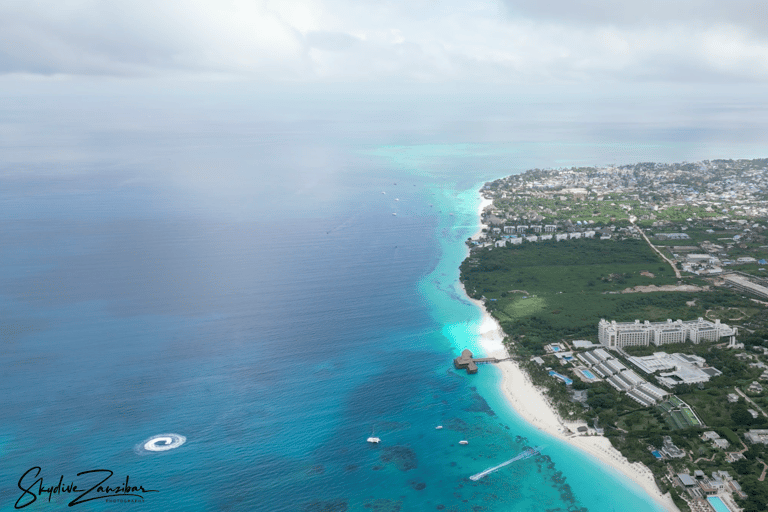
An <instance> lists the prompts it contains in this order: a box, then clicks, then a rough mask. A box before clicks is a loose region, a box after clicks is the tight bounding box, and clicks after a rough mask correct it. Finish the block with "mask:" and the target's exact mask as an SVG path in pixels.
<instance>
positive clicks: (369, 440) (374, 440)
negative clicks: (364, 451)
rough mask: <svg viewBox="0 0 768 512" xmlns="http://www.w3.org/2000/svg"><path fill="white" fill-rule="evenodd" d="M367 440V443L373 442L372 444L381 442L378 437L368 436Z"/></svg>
mask: <svg viewBox="0 0 768 512" xmlns="http://www.w3.org/2000/svg"><path fill="white" fill-rule="evenodd" d="M368 442H369V443H374V444H379V443H380V442H381V439H379V438H378V437H369V438H368Z"/></svg>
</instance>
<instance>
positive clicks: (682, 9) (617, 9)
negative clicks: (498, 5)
mask: <svg viewBox="0 0 768 512" xmlns="http://www.w3.org/2000/svg"><path fill="white" fill-rule="evenodd" d="M503 2H504V5H505V6H506V8H507V12H508V14H509V15H510V16H513V17H516V16H521V17H531V18H535V19H540V20H549V21H556V22H559V23H568V24H577V25H582V26H590V25H619V26H637V25H649V24H662V25H665V24H674V25H681V24H682V25H685V24H688V25H694V24H706V25H722V24H732V25H737V26H742V27H749V28H751V29H753V30H754V31H755V32H760V33H766V31H768V23H766V20H768V4H766V3H765V2H761V1H755V0H727V1H722V0H673V1H669V0H643V1H637V0H582V1H579V2H575V1H573V0H503Z"/></svg>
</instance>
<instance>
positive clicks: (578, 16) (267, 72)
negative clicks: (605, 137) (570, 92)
mask: <svg viewBox="0 0 768 512" xmlns="http://www.w3.org/2000/svg"><path fill="white" fill-rule="evenodd" d="M766 9H767V8H766V4H765V3H764V2H762V1H759V2H758V1H747V0H730V1H728V2H722V1H716V0H696V1H694V0H679V1H675V2H662V1H660V0H646V1H644V2H637V1H628V0H625V1H622V0H586V1H583V2H573V1H565V0H538V1H533V0H486V1H478V2H472V3H467V2H459V1H458V0H457V1H454V2H450V1H447V2H440V3H435V2H431V1H428V0H413V1H411V2H405V1H402V2H397V1H394V0H384V1H382V2H375V3H365V4H363V3H360V2H356V1H353V0H281V1H276V0H252V1H250V2H231V3H226V2H221V1H218V0H201V1H199V2H194V3H190V2H185V1H183V0H166V1H165V2H160V3H158V2H150V1H149V0H134V1H132V2H123V3H119V2H116V1H110V0H72V1H71V2H66V3H62V2H59V1H56V0H41V1H39V2H36V3H31V2H28V1H21V0H6V1H5V2H3V3H2V4H0V75H2V74H6V75H8V74H14V73H16V74H19V73H22V74H38V75H52V74H60V75H108V76H126V75H127V76H167V75H171V76H178V75H184V76H203V77H210V76H226V77H241V78H246V79H257V80H268V81H281V80H290V81H303V82H306V81H330V82H339V81H353V82H376V81H382V82H390V81H399V82H446V81H465V82H471V81H475V82H512V83H550V82H553V81H555V82H562V83H574V82H591V81H595V80H601V81H611V82H630V81H635V80H648V81H661V82H664V81H675V82H677V81H695V80H700V81H709V82H719V81H734V80H735V81H740V82H760V81H765V80H766V79H768V23H763V20H765V17H766Z"/></svg>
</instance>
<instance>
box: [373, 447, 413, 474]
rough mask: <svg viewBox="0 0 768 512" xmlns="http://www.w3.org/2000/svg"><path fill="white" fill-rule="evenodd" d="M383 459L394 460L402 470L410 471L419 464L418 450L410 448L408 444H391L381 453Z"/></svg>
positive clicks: (396, 465) (385, 460)
mask: <svg viewBox="0 0 768 512" xmlns="http://www.w3.org/2000/svg"><path fill="white" fill-rule="evenodd" d="M381 460H382V461H383V462H392V463H394V464H395V467H397V469H399V470H400V471H408V470H410V469H416V468H417V467H418V466H419V461H418V457H416V452H414V451H413V450H411V449H410V448H408V447H407V446H402V445H397V446H389V447H387V448H385V449H384V450H383V452H382V453H381Z"/></svg>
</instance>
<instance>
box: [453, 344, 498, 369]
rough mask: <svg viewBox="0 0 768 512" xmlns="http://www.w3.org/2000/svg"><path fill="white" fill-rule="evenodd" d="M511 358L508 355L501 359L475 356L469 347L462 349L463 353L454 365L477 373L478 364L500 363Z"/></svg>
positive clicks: (455, 360) (454, 361)
mask: <svg viewBox="0 0 768 512" xmlns="http://www.w3.org/2000/svg"><path fill="white" fill-rule="evenodd" d="M507 359H509V358H508V357H505V358H503V359H499V358H498V357H478V358H474V357H472V351H471V350H469V349H466V348H465V349H464V350H462V351H461V355H460V356H459V357H457V358H456V359H454V360H453V366H454V367H455V368H456V369H457V370H467V373H470V374H471V373H477V365H478V364H487V363H498V362H500V361H506V360H507Z"/></svg>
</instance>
